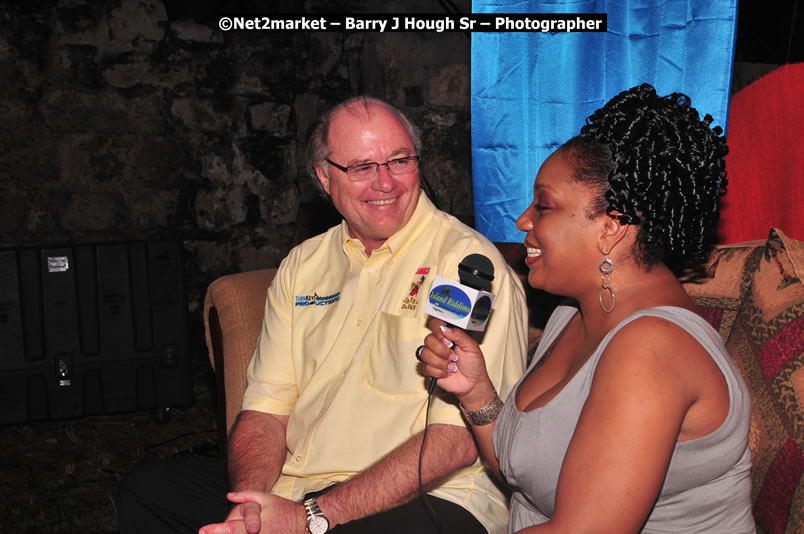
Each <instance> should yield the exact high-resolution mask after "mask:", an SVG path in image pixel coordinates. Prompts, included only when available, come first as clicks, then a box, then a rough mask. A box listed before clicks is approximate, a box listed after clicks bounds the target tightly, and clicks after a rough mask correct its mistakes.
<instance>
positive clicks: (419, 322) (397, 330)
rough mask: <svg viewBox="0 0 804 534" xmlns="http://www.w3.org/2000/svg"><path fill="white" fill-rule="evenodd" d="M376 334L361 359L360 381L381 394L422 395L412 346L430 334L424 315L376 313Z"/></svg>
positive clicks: (421, 377)
mask: <svg viewBox="0 0 804 534" xmlns="http://www.w3.org/2000/svg"><path fill="white" fill-rule="evenodd" d="M375 320H376V321H377V322H378V324H377V329H376V333H375V335H374V338H373V339H372V340H371V346H370V347H369V350H368V352H367V353H366V358H365V360H364V361H363V368H362V374H361V382H362V383H364V384H365V385H366V386H368V387H369V388H371V389H373V390H375V391H376V392H377V393H379V394H381V395H386V396H391V397H397V398H416V397H421V396H423V395H426V393H427V384H426V381H425V377H424V375H423V374H422V373H421V371H420V370H419V361H418V360H417V359H416V348H417V347H418V346H419V345H421V344H422V343H424V338H425V336H426V335H427V334H428V333H430V331H429V330H428V329H427V322H426V321H427V320H426V317H425V316H424V315H418V316H416V317H404V316H400V315H394V314H390V313H387V312H378V314H377V317H376V319H375Z"/></svg>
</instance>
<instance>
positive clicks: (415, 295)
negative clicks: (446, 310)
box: [402, 267, 430, 310]
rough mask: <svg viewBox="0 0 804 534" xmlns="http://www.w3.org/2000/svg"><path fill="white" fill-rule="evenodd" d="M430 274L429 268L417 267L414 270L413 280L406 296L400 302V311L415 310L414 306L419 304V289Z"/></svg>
mask: <svg viewBox="0 0 804 534" xmlns="http://www.w3.org/2000/svg"><path fill="white" fill-rule="evenodd" d="M429 273H430V268H429V267H419V268H418V269H417V270H416V274H415V275H414V277H413V280H412V281H411V283H410V291H409V292H408V296H407V297H405V298H404V299H403V300H402V309H403V310H415V309H416V306H417V305H418V304H419V289H421V287H422V284H423V283H424V281H425V280H426V279H427V275H428V274H429Z"/></svg>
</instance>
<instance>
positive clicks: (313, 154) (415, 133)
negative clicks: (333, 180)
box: [307, 96, 422, 195]
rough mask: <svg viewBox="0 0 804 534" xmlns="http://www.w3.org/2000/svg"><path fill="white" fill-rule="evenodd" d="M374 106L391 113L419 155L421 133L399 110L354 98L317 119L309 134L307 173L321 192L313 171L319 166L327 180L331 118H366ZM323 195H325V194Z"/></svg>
mask: <svg viewBox="0 0 804 534" xmlns="http://www.w3.org/2000/svg"><path fill="white" fill-rule="evenodd" d="M374 106H382V107H384V108H385V109H387V110H388V111H390V112H391V114H392V115H393V116H394V117H395V118H396V119H397V120H398V121H399V123H400V124H402V127H403V128H404V129H405V131H406V132H407V134H408V136H410V140H411V141H412V142H413V147H414V148H415V149H416V154H421V150H422V138H421V131H420V130H419V129H418V128H417V127H416V126H415V125H414V124H413V123H412V122H411V121H410V119H408V118H407V116H406V115H405V114H404V113H402V112H401V111H400V110H399V109H397V108H395V107H394V106H392V105H391V104H389V103H388V102H385V101H384V100H380V99H379V98H373V97H370V96H356V97H353V98H350V99H348V100H345V101H343V102H341V103H340V104H338V105H336V106H335V107H333V108H332V109H330V110H329V111H327V112H325V113H323V114H322V115H321V116H320V117H318V119H317V120H316V122H315V124H314V126H313V131H312V133H311V134H310V139H309V141H308V142H307V172H308V173H310V176H312V177H313V181H314V182H315V183H316V185H317V186H318V188H319V189H320V190H321V191H322V192H324V191H323V188H322V187H321V182H320V181H319V180H318V175H317V174H316V172H315V169H316V167H318V166H321V168H322V170H323V172H324V175H325V176H326V177H327V178H329V164H328V163H327V162H326V159H327V158H328V157H329V154H330V150H329V146H328V144H327V137H328V136H329V127H330V124H331V123H332V118H333V117H334V116H335V114H336V113H337V112H339V111H341V110H345V111H347V112H349V113H352V114H353V115H355V116H356V117H357V116H360V115H363V116H367V115H368V114H369V113H370V112H371V108H372V107H374ZM378 163H381V162H378ZM324 194H325V195H326V193H324Z"/></svg>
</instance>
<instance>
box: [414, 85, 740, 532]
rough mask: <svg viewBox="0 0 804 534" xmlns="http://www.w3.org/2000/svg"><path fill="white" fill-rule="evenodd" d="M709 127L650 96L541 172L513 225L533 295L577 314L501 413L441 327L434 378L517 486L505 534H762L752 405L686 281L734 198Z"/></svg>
mask: <svg viewBox="0 0 804 534" xmlns="http://www.w3.org/2000/svg"><path fill="white" fill-rule="evenodd" d="M711 122H712V118H711V117H710V116H708V115H707V116H706V117H705V118H704V119H703V120H701V119H700V118H699V115H698V112H697V111H696V110H695V109H694V108H692V107H691V104H690V101H689V98H687V97H686V96H684V95H682V94H678V93H675V94H671V95H668V96H664V97H661V96H658V95H657V94H656V91H655V90H654V88H653V87H651V86H650V85H647V84H646V85H642V86H639V87H635V88H633V89H630V90H628V91H625V92H623V93H621V94H619V95H617V96H616V97H614V98H613V99H612V100H611V101H609V102H608V103H607V104H606V105H605V106H604V107H603V108H601V109H599V110H598V111H596V112H595V113H594V114H592V115H591V116H590V117H589V118H588V119H587V124H586V125H585V126H584V127H583V128H582V129H581V134H580V135H579V136H577V137H575V138H573V139H570V140H569V141H568V142H567V143H565V144H564V145H562V146H561V147H560V148H559V149H558V150H556V151H555V152H554V153H553V154H552V155H551V156H550V157H549V158H548V159H547V160H546V161H545V162H544V164H543V165H542V167H541V169H540V170H539V173H538V175H537V177H536V182H535V184H534V201H533V204H532V205H531V206H530V207H529V208H528V209H527V210H526V211H525V212H524V213H523V214H522V215H521V216H520V218H519V220H518V221H517V226H518V227H519V229H520V230H523V231H525V232H526V233H527V236H526V238H525V246H526V247H527V259H526V261H527V264H528V266H529V268H530V271H529V274H528V282H529V283H530V285H532V286H533V287H536V288H540V289H544V290H546V291H548V292H550V293H554V294H558V295H563V296H566V297H567V301H566V303H565V304H563V305H561V306H559V307H558V308H557V309H556V310H555V312H554V313H553V315H552V316H551V317H550V320H549V321H548V323H547V326H546V327H545V331H544V335H543V337H542V340H541V342H540V344H539V346H538V349H537V351H536V354H535V355H534V358H533V360H532V363H531V365H530V367H529V368H528V370H527V372H526V373H525V375H524V376H523V377H522V378H521V379H520V381H519V383H518V384H517V385H516V386H515V388H514V389H513V391H512V393H511V395H510V397H509V398H508V400H507V402H505V403H504V404H503V403H502V401H500V400H499V398H498V397H497V394H496V392H495V391H494V389H493V387H492V385H491V381H490V380H489V378H488V375H487V373H486V369H485V365H484V361H483V355H482V353H481V352H480V350H479V349H478V346H477V343H475V341H474V340H473V339H472V338H471V337H470V336H469V335H467V334H466V333H464V332H462V331H460V330H458V329H450V328H447V327H446V326H445V325H444V323H442V322H439V321H437V320H433V321H432V322H431V327H432V329H433V333H432V334H431V335H429V336H427V338H426V340H425V346H426V349H424V350H422V351H420V357H421V359H422V360H423V362H424V371H425V373H427V374H428V375H430V376H433V377H436V378H438V385H439V386H440V387H441V388H442V389H444V390H446V391H450V392H452V393H454V394H455V395H456V397H457V399H458V400H459V401H460V404H461V406H462V409H463V410H464V414H465V415H466V418H467V420H468V421H469V422H470V423H471V428H472V430H473V432H474V434H475V437H476V440H477V444H478V448H479V450H480V451H481V453H482V454H483V456H484V457H485V459H486V461H487V462H488V465H489V466H490V467H491V468H492V469H493V470H495V471H496V472H497V473H498V474H500V475H501V476H502V478H503V479H504V480H505V481H506V482H507V483H508V484H509V485H510V486H511V488H512V491H513V496H512V500H511V521H510V532H512V533H513V532H517V533H537V532H544V533H547V532H560V533H567V532H606V533H608V532H615V533H622V532H706V533H713V532H723V533H729V534H735V533H747V532H754V531H755V528H754V521H753V518H752V515H751V479H750V469H751V453H750V449H749V448H748V430H749V422H750V415H751V401H750V397H749V394H748V390H747V388H746V386H745V384H744V382H743V380H742V377H741V375H740V373H739V371H738V370H737V369H736V368H735V366H734V364H733V363H732V361H731V359H730V357H729V355H728V353H727V352H726V349H725V347H724V346H723V342H722V340H721V338H720V336H719V335H718V333H717V332H716V331H715V330H714V329H713V328H712V327H711V326H710V325H709V324H708V323H707V322H706V321H705V320H704V319H703V318H701V317H700V316H699V315H697V314H696V313H695V310H694V306H693V304H692V302H691V301H690V299H689V297H688V296H687V294H686V293H685V292H684V290H683V288H682V286H681V284H680V283H679V281H678V278H677V276H676V274H677V273H678V272H680V270H681V269H683V268H684V267H685V266H687V265H690V264H692V263H695V262H700V261H702V260H704V259H706V257H707V256H708V254H709V252H710V248H711V246H712V243H713V237H714V235H715V226H716V224H717V219H718V200H719V197H720V196H721V195H722V194H723V193H724V192H725V188H726V179H725V168H724V156H725V155H726V153H727V151H728V149H727V147H726V144H725V142H724V140H723V138H722V137H721V135H720V134H721V130H720V129H719V128H710V124H711ZM492 320H493V319H492Z"/></svg>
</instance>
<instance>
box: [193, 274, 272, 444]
mask: <svg viewBox="0 0 804 534" xmlns="http://www.w3.org/2000/svg"><path fill="white" fill-rule="evenodd" d="M275 274H276V269H261V270H257V271H249V272H244V273H238V274H230V275H226V276H223V277H221V278H218V279H217V280H215V281H214V282H212V283H211V284H210V285H209V288H208V289H207V294H206V297H205V299H204V330H205V334H206V341H207V349H208V350H209V360H210V362H211V363H212V367H213V369H215V375H216V380H215V381H216V390H217V411H218V414H217V415H218V426H219V428H220V430H221V439H222V441H221V444H222V446H223V444H224V443H225V440H226V436H227V435H228V433H229V431H230V430H231V428H232V424H233V423H234V421H235V418H236V417H237V413H238V412H239V411H240V404H241V402H242V399H243V393H244V391H245V389H246V368H247V367H248V364H249V362H250V361H251V357H252V356H253V354H254V349H255V347H256V346H257V338H258V337H259V335H260V329H261V327H262V322H263V316H264V314H265V293H266V291H267V289H268V286H270V285H271V281H272V280H273V278H274V275H275Z"/></svg>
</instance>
